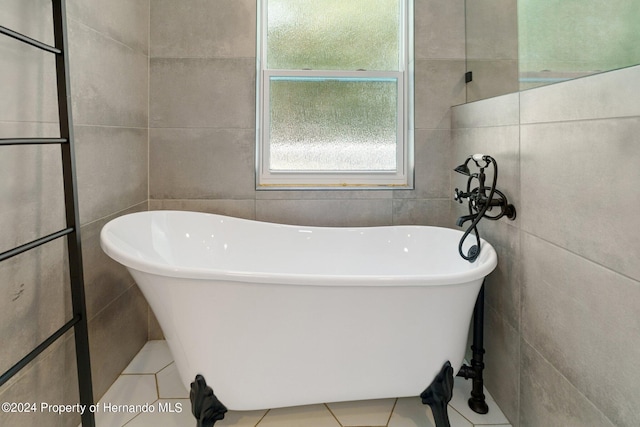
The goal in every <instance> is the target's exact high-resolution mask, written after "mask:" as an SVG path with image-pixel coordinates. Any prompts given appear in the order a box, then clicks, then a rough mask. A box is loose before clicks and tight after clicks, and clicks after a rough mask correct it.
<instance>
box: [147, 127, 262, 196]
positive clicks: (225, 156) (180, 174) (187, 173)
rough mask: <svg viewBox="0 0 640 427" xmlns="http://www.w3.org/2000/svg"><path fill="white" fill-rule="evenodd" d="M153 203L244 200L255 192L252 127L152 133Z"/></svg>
mask: <svg viewBox="0 0 640 427" xmlns="http://www.w3.org/2000/svg"><path fill="white" fill-rule="evenodd" d="M150 132H151V151H150V159H149V162H150V185H149V194H150V197H151V198H153V199H216V198H220V199H246V198H253V197H254V193H255V172H254V171H255V160H254V153H255V149H254V147H255V139H254V135H255V132H254V131H253V129H199V128H191V129H187V128H185V129H151V130H150Z"/></svg>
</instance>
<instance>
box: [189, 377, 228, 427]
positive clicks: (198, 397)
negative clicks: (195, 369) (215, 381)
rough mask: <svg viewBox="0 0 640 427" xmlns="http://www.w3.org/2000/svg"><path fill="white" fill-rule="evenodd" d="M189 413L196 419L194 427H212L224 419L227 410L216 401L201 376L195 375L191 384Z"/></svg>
mask: <svg viewBox="0 0 640 427" xmlns="http://www.w3.org/2000/svg"><path fill="white" fill-rule="evenodd" d="M189 399H190V400H191V412H192V413H193V416H194V417H196V420H197V421H198V424H196V427H213V425H214V424H215V423H216V421H220V420H221V419H223V418H224V414H225V412H227V408H226V407H225V406H224V405H223V404H222V403H221V402H220V401H219V400H218V398H217V397H216V395H215V394H213V390H212V389H211V387H209V386H208V385H207V382H206V381H205V380H204V377H203V376H202V375H199V374H198V375H196V379H195V381H194V382H192V383H191V392H190V393H189Z"/></svg>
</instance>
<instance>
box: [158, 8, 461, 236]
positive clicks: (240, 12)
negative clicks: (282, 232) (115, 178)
mask: <svg viewBox="0 0 640 427" xmlns="http://www.w3.org/2000/svg"><path fill="white" fill-rule="evenodd" d="M256 16H257V11H256V1H255V0H220V1H216V2H211V1H205V0H186V1H183V2H180V3H179V4H178V3H176V2H175V1H172V0H156V1H153V2H152V7H151V29H150V31H151V41H150V55H151V60H150V62H151V70H150V74H151V81H150V120H149V127H150V129H149V136H150V150H149V199H150V200H149V204H150V207H151V208H153V209H190V210H198V211H207V212H216V213H223V214H229V215H234V216H241V217H245V218H251V219H259V220H266V221H275V222H287V223H297V224H307V225H329V226H349V225H388V224H404V223H419V224H445V223H448V222H449V210H450V204H449V201H448V200H449V178H448V172H447V168H448V165H449V163H450V162H449V153H450V151H449V145H450V113H449V107H450V106H451V105H455V104H460V103H463V102H464V101H465V96H466V95H465V85H464V71H465V40H464V1H463V0H455V1H451V0H416V1H415V31H416V37H415V38H416V43H415V72H416V95H415V102H416V114H415V117H416V120H415V121H416V150H415V151H416V153H415V154H416V155H415V157H416V170H415V177H416V179H415V182H416V187H415V190H402V191H393V190H380V191H355V192H354V191H348V192H346V191H256V190H255V160H254V155H255V131H254V127H255V78H256V62H255V61H256V41H255V40H256V34H255V32H256Z"/></svg>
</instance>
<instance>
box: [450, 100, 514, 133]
mask: <svg viewBox="0 0 640 427" xmlns="http://www.w3.org/2000/svg"><path fill="white" fill-rule="evenodd" d="M519 124H520V95H519V94H517V93H510V94H508V95H502V96H496V97H494V98H489V99H486V100H482V101H480V102H468V103H467V104H463V105H457V106H455V107H453V108H452V109H451V128H452V129H460V128H476V127H495V126H506V125H516V126H517V125H519Z"/></svg>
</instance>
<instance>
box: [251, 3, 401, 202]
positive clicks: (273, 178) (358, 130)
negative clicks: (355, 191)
mask: <svg viewBox="0 0 640 427" xmlns="http://www.w3.org/2000/svg"><path fill="white" fill-rule="evenodd" d="M259 5H260V19H258V23H259V29H258V37H259V43H258V46H259V52H258V60H257V67H258V79H257V97H256V98H257V108H256V110H257V120H256V123H257V132H256V135H257V161H256V166H257V180H258V182H257V188H259V189H260V188H279V187H289V188H331V187H335V188H344V187H357V188H363V187H365V188H389V187H393V188H398V187H399V188H411V187H412V185H413V165H412V163H413V161H412V150H413V70H412V69H411V67H412V66H413V48H412V39H413V34H412V33H413V31H412V30H411V23H412V7H413V6H412V0H348V1H345V0H260V1H259Z"/></svg>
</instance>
